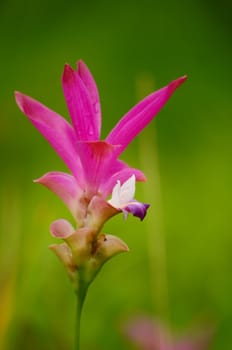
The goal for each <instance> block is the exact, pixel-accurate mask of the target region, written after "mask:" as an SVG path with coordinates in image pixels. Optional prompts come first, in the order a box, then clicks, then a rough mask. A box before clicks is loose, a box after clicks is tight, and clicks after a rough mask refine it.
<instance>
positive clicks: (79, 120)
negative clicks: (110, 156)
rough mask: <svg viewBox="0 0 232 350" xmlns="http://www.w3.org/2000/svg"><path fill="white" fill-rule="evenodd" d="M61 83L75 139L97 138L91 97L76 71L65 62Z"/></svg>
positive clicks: (87, 139) (97, 129)
mask: <svg viewBox="0 0 232 350" xmlns="http://www.w3.org/2000/svg"><path fill="white" fill-rule="evenodd" d="M62 84H63V90H64V96H65V99H66V103H67V107H68V110H69V113H70V116H71V119H72V123H73V126H74V129H75V131H76V136H77V140H78V141H91V140H98V139H99V123H98V121H97V120H96V115H95V111H94V107H93V104H92V98H91V97H90V94H89V91H88V89H87V87H86V86H85V84H84V82H83V81H82V79H81V78H80V75H79V74H78V72H76V71H74V70H73V69H72V68H71V67H70V66H69V65H67V64H66V65H65V67H64V73H63V78H62Z"/></svg>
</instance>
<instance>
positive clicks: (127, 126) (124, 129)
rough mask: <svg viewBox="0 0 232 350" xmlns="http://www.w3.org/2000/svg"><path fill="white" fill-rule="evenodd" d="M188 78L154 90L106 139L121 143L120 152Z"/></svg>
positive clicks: (182, 78) (115, 143)
mask: <svg viewBox="0 0 232 350" xmlns="http://www.w3.org/2000/svg"><path fill="white" fill-rule="evenodd" d="M186 79H187V77H186V76H183V77H181V78H179V79H177V80H174V81H172V82H171V83H170V84H169V85H168V86H165V87H164V88H162V89H160V90H158V91H156V92H153V93H152V94H151V95H149V96H147V97H146V98H145V99H143V100H142V101H141V102H139V103H138V104H137V105H136V106H135V107H133V108H132V109H131V110H130V111H129V112H128V113H127V114H126V115H125V116H124V117H123V118H122V119H121V120H120V121H119V122H118V124H117V125H116V126H115V127H114V129H113V130H112V131H111V132H110V133H109V135H108V136H107V138H106V141H107V142H109V143H111V144H113V145H121V147H120V149H119V150H118V154H120V153H122V152H123V150H124V149H125V148H126V147H127V145H128V144H129V143H130V142H131V141H132V140H133V139H134V138H135V137H136V136H137V135H138V133H139V132H140V131H142V130H143V129H144V128H145V126H146V125H147V124H148V123H150V121H151V120H152V119H153V118H154V117H155V116H156V115H157V113H158V112H159V111H160V109H161V108H162V107H163V106H164V105H165V103H166V102H167V101H168V99H169V98H170V97H171V95H172V94H173V92H174V91H175V90H176V89H177V88H178V87H179V86H180V85H181V84H182V83H183V82H184V81H185V80H186Z"/></svg>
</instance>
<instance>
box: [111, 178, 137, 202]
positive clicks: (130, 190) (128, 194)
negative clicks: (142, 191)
mask: <svg viewBox="0 0 232 350" xmlns="http://www.w3.org/2000/svg"><path fill="white" fill-rule="evenodd" d="M134 194H135V175H132V176H131V177H130V178H129V179H128V180H127V181H125V182H124V184H123V185H122V186H121V184H120V181H117V183H116V185H115V186H114V188H113V191H112V198H111V199H110V200H109V201H108V203H109V204H110V205H112V206H113V207H114V208H117V209H120V208H122V207H123V206H125V205H126V204H127V203H128V202H130V201H131V200H132V199H133V198H134Z"/></svg>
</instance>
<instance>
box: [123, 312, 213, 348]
mask: <svg viewBox="0 0 232 350" xmlns="http://www.w3.org/2000/svg"><path fill="white" fill-rule="evenodd" d="M124 333H125V335H126V336H127V338H128V339H130V340H131V341H132V342H133V343H134V344H136V345H137V346H138V349H141V350H207V349H208V348H209V345H210V343H211V341H212V336H213V329H211V328H210V327H206V328H205V329H202V330H198V331H197V332H191V333H189V334H187V335H184V336H181V337H178V338H176V337H173V335H171V334H170V331H169V330H168V329H166V328H165V327H164V326H163V325H162V324H161V323H160V322H155V321H154V320H152V319H150V318H148V317H138V318H135V319H133V320H131V321H129V322H128V323H127V324H126V325H125V327H124Z"/></svg>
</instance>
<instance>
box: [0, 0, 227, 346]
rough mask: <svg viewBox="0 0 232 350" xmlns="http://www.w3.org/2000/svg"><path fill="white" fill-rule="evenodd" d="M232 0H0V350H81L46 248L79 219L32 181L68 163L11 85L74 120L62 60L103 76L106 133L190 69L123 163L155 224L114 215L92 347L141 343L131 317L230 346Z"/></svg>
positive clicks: (95, 291) (89, 327)
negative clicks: (120, 243)
mask: <svg viewBox="0 0 232 350" xmlns="http://www.w3.org/2000/svg"><path fill="white" fill-rule="evenodd" d="M231 10H232V6H231V2H230V1H229V0H228V1H227V0H222V1H220V2H218V1H214V0H213V1H209V0H201V1H200V0H188V1H184V0H176V1H171V0H169V1H151V0H143V1H137V2H136V1H132V0H128V1H126V0H118V1H115V2H108V1H104V0H99V1H92V0H89V1H78V0H77V1H68V0H67V1H61V0H58V1H54V0H52V1H51V0H50V1H49V0H48V1H45V0H33V1H29V0H22V1H17V0H2V1H1V3H0V37H1V41H0V48H1V54H0V63H1V64H0V144H1V147H0V154H1V183H0V194H1V197H0V201H1V213H0V216H1V217H0V220H1V221H0V222H1V227H0V349H3V350H16V349H17V350H18V349H24V350H27V349H28V350H29V349H31V348H33V349H34V350H37V349H43V350H52V349H57V350H64V349H65V350H68V349H72V348H73V329H74V323H75V322H74V318H75V297H74V295H73V291H72V288H71V285H70V284H69V281H68V278H67V277H66V274H65V271H64V269H63V267H62V265H61V264H60V262H59V261H58V260H57V258H56V257H55V255H53V254H52V252H50V251H49V250H48V249H47V246H48V245H49V244H52V243H54V239H53V238H52V237H51V236H50V235H49V232H48V228H49V225H50V223H51V222H52V221H53V220H55V219H57V218H59V217H65V218H68V219H71V217H70V214H69V212H68V210H67V209H66V208H65V207H64V205H63V203H61V201H60V200H59V199H58V198H56V197H55V196H54V194H52V193H50V192H49V191H47V190H46V189H44V188H42V187H40V186H38V185H35V184H33V183H32V179H35V178H37V177H39V176H41V175H42V174H44V173H45V172H47V171H50V170H66V169H65V167H64V165H63V163H62V162H61V160H60V159H59V158H58V156H57V155H56V154H55V152H54V151H53V150H52V149H51V147H50V146H49V145H48V143H47V142H46V141H45V140H44V139H43V138H42V136H41V135H40V134H39V133H38V132H37V131H36V130H35V129H34V127H33V126H32V125H31V124H30V123H29V122H28V120H27V119H26V118H25V117H24V116H23V114H22V113H21V112H20V111H19V110H18V108H17V106H16V104H15V102H14V97H13V91H14V90H19V91H22V92H24V93H26V94H28V95H31V96H32V97H34V98H36V99H38V100H40V101H41V102H43V103H44V104H46V105H47V106H49V107H50V108H52V109H54V110H55V111H57V112H59V113H60V114H61V115H63V116H65V117H67V118H68V113H67V109H66V106H65V102H64V98H63V95H62V89H61V79H60V78H61V74H62V70H63V65H64V63H66V62H68V63H70V64H72V65H73V66H74V65H75V63H76V61H77V60H78V59H79V58H82V59H83V60H84V61H85V62H86V63H87V64H88V66H89V67H90V69H91V71H92V72H93V74H94V77H95V79H96V81H97V84H98V87H99V91H100V96H101V103H102V112H103V130H102V135H103V138H104V137H105V136H106V135H107V133H108V132H109V130H110V129H111V128H112V127H113V126H114V124H115V123H116V122H117V121H118V120H119V118H120V117H121V116H122V115H123V114H124V113H125V112H127V111H128V110H129V109H130V108H131V107H132V106H133V105H134V104H135V103H136V102H138V100H139V99H141V98H142V97H144V96H145V95H146V94H148V93H149V92H151V91H153V90H154V89H157V88H160V87H162V86H164V85H166V84H167V83H168V82H169V81H171V80H173V79H175V78H177V77H179V76H181V75H183V74H187V75H188V77H189V79H188V81H187V82H186V83H185V84H184V85H183V86H182V87H181V88H180V89H179V90H178V91H177V92H176V93H175V94H174V96H173V97H172V99H171V100H170V101H169V102H168V104H167V105H166V106H165V108H164V109H163V110H162V111H161V112H160V114H159V116H158V117H157V118H156V119H155V121H153V122H152V123H151V125H150V126H149V128H148V129H147V130H146V131H144V132H142V133H141V135H140V136H139V137H138V138H137V139H136V141H134V142H133V143H132V144H131V145H130V147H129V149H128V151H126V152H125V153H124V154H123V159H124V160H125V161H127V162H128V163H129V164H130V165H131V166H134V167H138V168H141V169H142V170H143V171H144V172H145V173H146V174H147V177H148V182H147V183H146V184H139V185H138V187H137V195H136V197H137V199H139V200H143V201H145V202H151V204H152V206H151V208H150V210H149V215H148V217H147V220H145V221H144V222H139V220H137V219H136V218H131V217H130V218H129V219H128V220H127V221H126V222H125V221H124V220H123V218H122V216H118V217H116V218H114V219H112V220H111V221H110V222H109V223H107V225H106V227H105V232H109V233H112V234H116V235H118V236H120V237H121V238H123V239H124V240H125V241H126V242H127V244H128V245H129V247H130V253H129V254H124V255H120V256H117V257H116V258H114V259H113V260H112V261H110V262H109V263H108V264H106V266H105V267H104V268H103V270H102V271H101V273H100V274H99V276H98V277H97V279H96V281H95V282H94V284H93V285H92V286H91V287H90V290H89V294H88V297H87V300H86V304H85V307H84V313H83V319H82V321H83V322H82V339H81V343H82V348H83V349H86V350H97V349H99V350H108V349H123V350H124V349H134V348H133V347H132V345H130V344H129V342H127V341H126V339H125V337H124V336H123V334H122V333H123V332H122V328H123V324H124V322H126V320H127V319H128V318H131V317H133V315H136V316H137V315H138V314H143V315H150V316H152V317H154V318H156V319H159V320H162V321H163V322H165V323H166V324H167V325H168V326H169V327H170V328H171V329H172V331H173V332H174V333H175V334H182V333H186V331H188V330H189V329H191V328H192V327H194V328H196V329H198V330H199V331H201V330H204V329H207V328H210V329H213V333H214V336H213V341H212V345H211V347H210V349H213V350H223V349H226V350H227V349H230V348H232V333H231V328H232V298H231V295H232V275H231V271H232V252H231V251H232V230H231V226H232V225H231V197H232V186H231V174H232V165H231V155H232V152H231V151H232V147H231V128H232V118H231V115H232V103H231V80H232V74H231V73H232V69H231V60H232V46H231V33H232V28H231V24H232V21H231V13H232V11H231Z"/></svg>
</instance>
